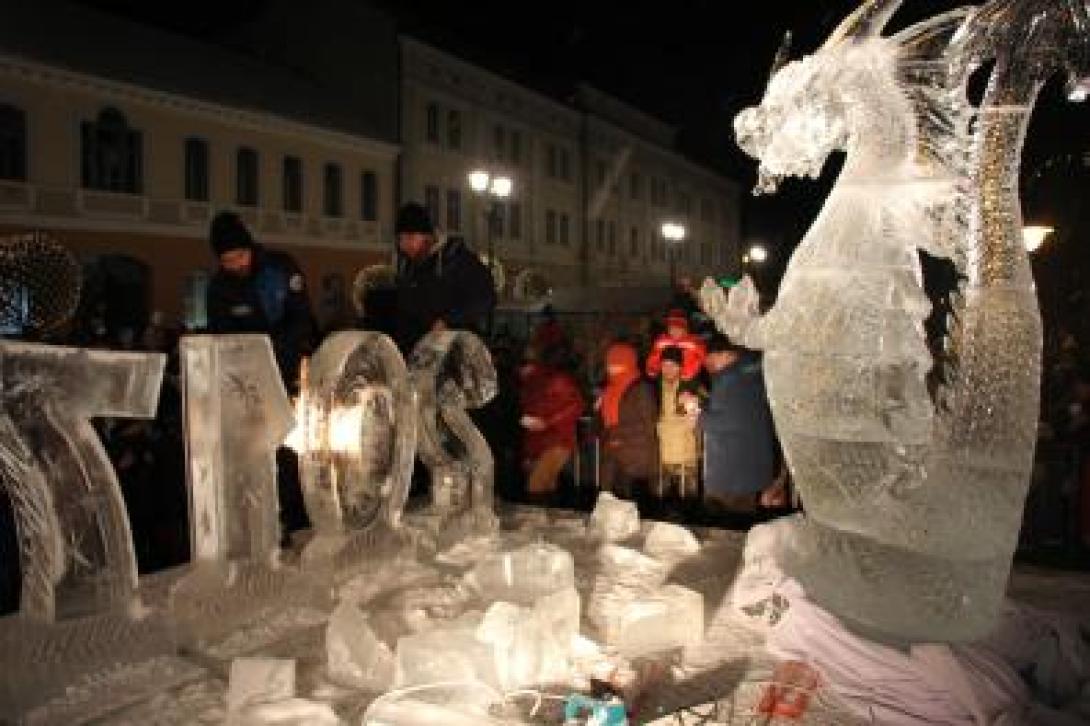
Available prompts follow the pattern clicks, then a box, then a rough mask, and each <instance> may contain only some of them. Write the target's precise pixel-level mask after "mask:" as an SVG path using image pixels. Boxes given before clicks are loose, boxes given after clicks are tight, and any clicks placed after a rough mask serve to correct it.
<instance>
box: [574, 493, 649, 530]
mask: <svg viewBox="0 0 1090 726" xmlns="http://www.w3.org/2000/svg"><path fill="white" fill-rule="evenodd" d="M587 528H588V531H589V534H590V535H591V536H592V537H597V538H598V539H601V540H603V541H605V542H619V541H621V540H624V539H628V538H629V537H631V536H633V535H635V534H636V533H637V532H639V531H640V513H639V510H638V509H636V503H635V502H630V501H627V500H625V499H618V498H617V497H615V496H613V495H612V494H610V493H609V492H602V493H601V494H599V495H598V502H597V503H596V504H595V505H594V511H593V512H591V513H590V521H589V522H588V524H587Z"/></svg>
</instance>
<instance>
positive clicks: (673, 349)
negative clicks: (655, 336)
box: [662, 345, 685, 365]
mask: <svg viewBox="0 0 1090 726" xmlns="http://www.w3.org/2000/svg"><path fill="white" fill-rule="evenodd" d="M668 360H670V361H673V362H674V363H677V364H678V365H681V364H682V363H683V362H684V361H685V352H684V351H683V350H681V348H678V347H677V346H676V345H671V346H669V347H667V348H663V349H662V362H663V363H665V362H666V361H668Z"/></svg>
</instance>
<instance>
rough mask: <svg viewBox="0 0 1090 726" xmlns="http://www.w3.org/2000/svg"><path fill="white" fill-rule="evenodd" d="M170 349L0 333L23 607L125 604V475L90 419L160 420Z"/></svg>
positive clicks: (1, 424) (74, 612)
mask: <svg viewBox="0 0 1090 726" xmlns="http://www.w3.org/2000/svg"><path fill="white" fill-rule="evenodd" d="M164 363H165V357H164V356H163V355H161V354H148V353H113V352H106V351H92V350H81V349H78V348H62V347H55V346H47V345H34V344H24V343H14V342H9V341H0V398H2V408H0V428H2V429H3V436H0V481H2V482H3V485H4V487H5V488H6V489H7V491H8V495H9V496H10V497H11V501H12V504H13V507H14V510H15V517H16V526H17V528H18V531H19V542H20V553H19V555H20V567H21V570H22V583H23V584H22V602H21V605H20V612H21V613H22V614H23V615H26V616H31V617H34V618H37V619H39V620H42V621H52V620H54V619H55V618H56V619H61V618H67V617H74V616H79V615H90V614H96V613H106V612H110V611H115V612H117V611H122V612H123V611H125V610H127V609H128V608H129V607H130V606H131V605H132V604H133V602H134V599H135V597H136V578H137V570H136V558H135V555H134V553H133V544H132V534H131V531H130V529H129V518H128V514H127V513H126V510H125V501H124V499H122V497H121V488H120V486H119V485H118V482H117V474H116V473H115V472H114V468H113V465H112V464H111V463H110V460H109V458H108V457H107V455H106V451H105V449H103V447H102V444H101V442H100V441H99V438H98V435H97V434H96V433H95V430H94V428H92V426H91V418H92V417H97V416H118V417H126V418H129V417H132V418H152V417H153V416H155V407H156V404H157V402H158V400H159V387H160V384H161V383H162V379H163V366H164Z"/></svg>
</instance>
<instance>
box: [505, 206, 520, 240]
mask: <svg viewBox="0 0 1090 726" xmlns="http://www.w3.org/2000/svg"><path fill="white" fill-rule="evenodd" d="M507 234H508V236H509V237H510V238H511V239H518V238H520V237H521V236H522V207H521V206H520V205H519V203H518V202H511V204H510V205H509V206H508V208H507Z"/></svg>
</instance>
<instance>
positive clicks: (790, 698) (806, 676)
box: [757, 660, 818, 718]
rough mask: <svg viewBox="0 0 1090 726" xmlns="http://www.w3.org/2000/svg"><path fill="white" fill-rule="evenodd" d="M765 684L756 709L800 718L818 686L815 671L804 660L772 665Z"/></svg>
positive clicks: (771, 713) (771, 714)
mask: <svg viewBox="0 0 1090 726" xmlns="http://www.w3.org/2000/svg"><path fill="white" fill-rule="evenodd" d="M772 681H773V682H772V683H770V684H768V686H766V687H765V690H764V693H763V694H762V695H761V702H760V703H759V704H758V705H757V712H758V713H761V714H764V715H767V716H783V717H784V718H801V717H802V715H803V714H804V713H806V709H807V707H808V706H809V705H810V696H811V695H813V693H814V690H815V689H816V688H817V685H818V674H817V671H815V670H814V669H813V668H811V667H810V666H809V665H807V664H806V663H803V662H802V661H797V660H788V661H784V662H783V663H780V664H778V665H777V666H776V670H774V671H773V672H772Z"/></svg>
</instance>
